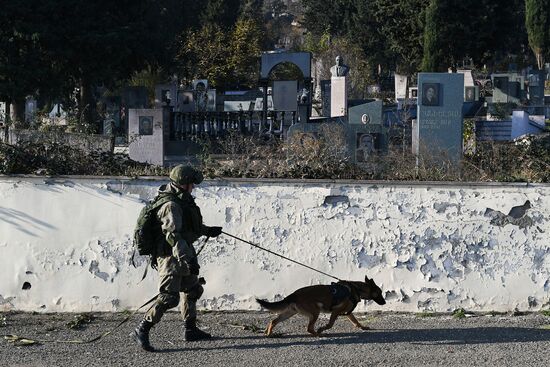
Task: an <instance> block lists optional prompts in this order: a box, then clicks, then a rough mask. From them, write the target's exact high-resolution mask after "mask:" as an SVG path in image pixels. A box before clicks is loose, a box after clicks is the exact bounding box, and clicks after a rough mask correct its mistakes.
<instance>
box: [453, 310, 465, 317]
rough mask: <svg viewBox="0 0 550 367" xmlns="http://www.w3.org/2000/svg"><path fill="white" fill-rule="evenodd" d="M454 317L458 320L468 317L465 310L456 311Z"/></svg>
mask: <svg viewBox="0 0 550 367" xmlns="http://www.w3.org/2000/svg"><path fill="white" fill-rule="evenodd" d="M453 317H454V318H456V319H463V318H465V317H466V311H465V310H464V309H463V308H458V309H456V310H454V312H453Z"/></svg>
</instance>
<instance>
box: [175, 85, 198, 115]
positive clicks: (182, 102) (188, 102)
mask: <svg viewBox="0 0 550 367" xmlns="http://www.w3.org/2000/svg"><path fill="white" fill-rule="evenodd" d="M196 107H197V106H196V104H195V93H194V92H193V91H192V90H181V89H180V90H178V97H177V104H176V108H175V111H176V112H195V111H196Z"/></svg>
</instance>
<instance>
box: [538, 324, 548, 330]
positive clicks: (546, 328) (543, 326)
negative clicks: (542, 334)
mask: <svg viewBox="0 0 550 367" xmlns="http://www.w3.org/2000/svg"><path fill="white" fill-rule="evenodd" d="M540 328H541V329H544V330H550V325H542V326H541V327H540Z"/></svg>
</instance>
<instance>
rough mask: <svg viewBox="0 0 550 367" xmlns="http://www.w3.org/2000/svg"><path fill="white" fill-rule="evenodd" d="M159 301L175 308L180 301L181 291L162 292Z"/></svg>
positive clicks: (167, 306)
mask: <svg viewBox="0 0 550 367" xmlns="http://www.w3.org/2000/svg"><path fill="white" fill-rule="evenodd" d="M157 302H158V303H159V304H162V305H164V306H165V307H166V309H170V308H174V307H176V306H177V305H178V303H180V295H179V293H161V294H159V297H158V299H157Z"/></svg>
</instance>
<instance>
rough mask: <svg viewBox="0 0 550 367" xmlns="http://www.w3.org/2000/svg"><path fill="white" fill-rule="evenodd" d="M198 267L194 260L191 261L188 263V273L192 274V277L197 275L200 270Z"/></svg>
mask: <svg viewBox="0 0 550 367" xmlns="http://www.w3.org/2000/svg"><path fill="white" fill-rule="evenodd" d="M200 268H201V267H200V265H199V263H198V262H197V261H196V260H195V261H191V262H190V263H189V273H191V274H193V275H199V270H200Z"/></svg>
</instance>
